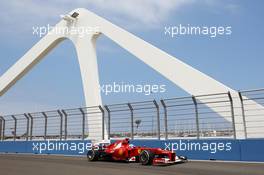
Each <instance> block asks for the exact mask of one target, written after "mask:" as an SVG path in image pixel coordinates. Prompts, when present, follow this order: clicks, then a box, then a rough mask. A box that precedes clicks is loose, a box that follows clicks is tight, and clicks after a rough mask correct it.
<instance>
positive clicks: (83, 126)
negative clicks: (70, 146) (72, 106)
mask: <svg viewBox="0 0 264 175" xmlns="http://www.w3.org/2000/svg"><path fill="white" fill-rule="evenodd" d="M79 110H80V111H81V113H82V140H84V137H85V113H84V111H83V109H82V108H79Z"/></svg>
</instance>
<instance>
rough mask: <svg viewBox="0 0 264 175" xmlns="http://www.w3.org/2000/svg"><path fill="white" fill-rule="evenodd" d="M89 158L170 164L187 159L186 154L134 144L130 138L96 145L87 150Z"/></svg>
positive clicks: (94, 159)
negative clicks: (177, 154) (179, 154)
mask: <svg viewBox="0 0 264 175" xmlns="http://www.w3.org/2000/svg"><path fill="white" fill-rule="evenodd" d="M87 158H88V160H89V161H97V160H110V161H126V162H140V163H141V164H142V165H168V164H174V163H177V162H186V161H187V158H186V157H185V156H176V154H175V153H174V152H172V151H167V150H163V149H161V148H148V147H140V146H134V145H132V144H130V143H129V139H128V138H126V139H124V140H119V141H116V142H114V143H112V144H108V145H107V144H98V145H95V146H94V147H93V148H92V149H91V150H89V151H88V152H87Z"/></svg>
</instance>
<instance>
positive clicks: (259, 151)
mask: <svg viewBox="0 0 264 175" xmlns="http://www.w3.org/2000/svg"><path fill="white" fill-rule="evenodd" d="M111 142H114V140H112V141H111ZM131 144H134V145H136V146H146V147H156V148H162V149H167V150H172V151H175V152H176V154H178V155H185V156H187V157H188V158H189V159H197V160H229V161H258V162H264V156H263V155H264V149H263V148H264V139H247V140H233V139H210V140H196V139H192V140H186V139H182V140H180V139H172V140H147V139H146V140H131ZM91 147H92V143H91V141H90V140H84V141H82V140H66V141H60V140H47V141H1V142H0V152H1V153H29V154H63V155H85V154H86V152H87V150H89V149H91Z"/></svg>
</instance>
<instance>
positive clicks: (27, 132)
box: [24, 113, 29, 141]
mask: <svg viewBox="0 0 264 175" xmlns="http://www.w3.org/2000/svg"><path fill="white" fill-rule="evenodd" d="M24 116H25V117H26V119H27V131H26V134H27V136H26V140H27V141H28V136H29V117H28V116H27V114H26V113H24Z"/></svg>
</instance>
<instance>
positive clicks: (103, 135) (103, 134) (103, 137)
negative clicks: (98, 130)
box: [98, 105, 105, 140]
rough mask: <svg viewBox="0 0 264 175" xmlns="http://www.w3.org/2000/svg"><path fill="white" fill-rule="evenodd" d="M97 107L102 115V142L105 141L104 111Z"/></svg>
mask: <svg viewBox="0 0 264 175" xmlns="http://www.w3.org/2000/svg"><path fill="white" fill-rule="evenodd" d="M98 107H99V109H100V111H101V113H102V140H104V139H105V128H104V127H105V126H104V125H105V111H104V109H103V107H102V106H101V105H99V106H98Z"/></svg>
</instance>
